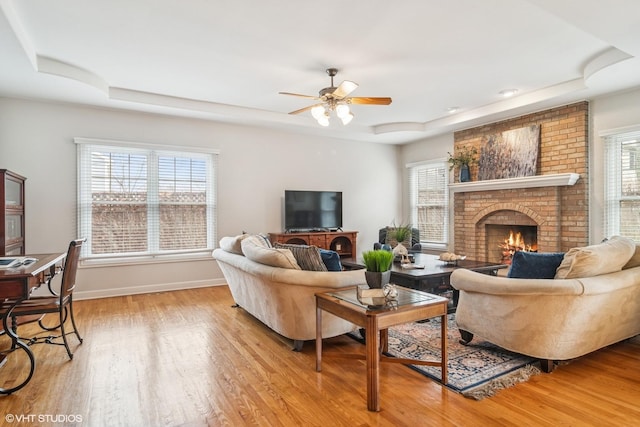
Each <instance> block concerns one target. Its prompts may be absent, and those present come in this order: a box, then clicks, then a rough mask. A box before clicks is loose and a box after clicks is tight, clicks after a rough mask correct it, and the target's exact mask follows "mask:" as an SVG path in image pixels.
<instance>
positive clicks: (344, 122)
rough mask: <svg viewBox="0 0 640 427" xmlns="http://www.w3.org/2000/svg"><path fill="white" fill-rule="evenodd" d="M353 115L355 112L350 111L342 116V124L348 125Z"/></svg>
mask: <svg viewBox="0 0 640 427" xmlns="http://www.w3.org/2000/svg"><path fill="white" fill-rule="evenodd" d="M353 117H354V115H353V113H348V114H347V115H345V116H344V117H340V120H342V124H343V125H345V126H346V125H348V124H349V123H350V122H351V120H353Z"/></svg>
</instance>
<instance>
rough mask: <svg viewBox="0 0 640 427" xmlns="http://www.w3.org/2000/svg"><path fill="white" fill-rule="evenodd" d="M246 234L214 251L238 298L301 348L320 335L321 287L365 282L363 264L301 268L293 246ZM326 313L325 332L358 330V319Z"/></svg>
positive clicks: (227, 240) (225, 241) (226, 240)
mask: <svg viewBox="0 0 640 427" xmlns="http://www.w3.org/2000/svg"><path fill="white" fill-rule="evenodd" d="M243 237H245V236H236V237H227V238H223V239H222V240H221V241H220V243H221V244H220V246H221V247H220V248H217V249H215V250H214V251H213V257H214V258H215V259H216V261H217V262H218V265H219V266H220V269H221V270H222V273H223V274H224V277H225V279H226V281H227V284H228V285H229V289H230V291H231V295H232V296H233V299H234V300H235V302H236V304H237V305H238V306H240V307H242V308H243V309H244V310H246V311H247V312H248V313H250V314H251V315H253V316H254V317H256V318H257V319H258V320H260V321H261V322H262V323H264V324H265V325H267V326H268V327H269V328H271V329H273V330H274V331H275V332H277V333H279V334H280V335H282V336H284V337H286V338H289V339H291V340H293V341H294V343H293V348H294V350H296V351H300V350H301V349H302V345H303V343H304V341H307V340H313V339H315V337H316V305H315V294H316V293H317V292H329V291H331V290H335V289H340V288H344V287H348V286H355V285H360V284H364V283H365V278H364V270H353V271H339V272H338V271H307V270H302V269H301V268H300V266H299V265H298V263H297V261H296V259H295V257H293V254H292V253H291V251H290V250H288V249H278V248H272V247H268V246H264V247H261V245H260V243H257V244H256V242H260V240H259V238H257V237H256V236H251V237H247V238H243ZM239 240H240V241H241V242H240V243H238V241H239ZM266 244H267V245H268V243H266ZM245 255H246V256H245ZM322 316H323V318H322V336H323V337H324V338H329V337H334V336H338V335H342V334H345V333H347V332H351V331H354V330H356V326H355V325H354V324H352V323H350V322H347V321H345V320H343V319H340V318H338V317H336V316H334V315H332V314H329V313H326V312H323V314H322Z"/></svg>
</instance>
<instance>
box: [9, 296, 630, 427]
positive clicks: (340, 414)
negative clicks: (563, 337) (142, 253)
mask: <svg viewBox="0 0 640 427" xmlns="http://www.w3.org/2000/svg"><path fill="white" fill-rule="evenodd" d="M232 304H233V300H232V298H231V296H230V293H229V290H228V288H227V287H226V286H220V287H212V288H204V289H194V290H185V291H179V292H167V293H159V294H147V295H137V296H127V297H117V298H107V299H99V300H90V301H78V302H77V303H76V307H75V308H76V319H77V320H78V323H79V327H80V330H81V332H82V334H83V336H84V338H85V341H84V344H82V345H81V346H77V347H76V346H75V344H74V347H75V357H74V360H73V361H69V360H68V359H67V356H66V353H65V351H64V348H63V347H57V346H50V345H38V346H34V347H33V349H34V352H35V354H36V358H37V363H38V366H37V369H36V372H35V375H34V378H33V379H32V381H31V382H30V383H29V384H28V385H27V386H26V387H25V388H24V389H22V390H20V391H18V392H16V393H14V394H12V395H9V396H0V425H11V426H18V425H20V426H23V425H24V426H26V425H57V426H61V425H74V423H72V422H68V421H69V420H72V419H73V418H72V416H79V417H80V418H81V419H82V422H79V423H76V424H75V425H79V426H84V427H88V426H205V425H211V426H218V425H227V426H243V425H257V426H272V425H273V426H297V425H310V426H327V427H328V426H448V425H455V426H494V425H502V426H509V425H513V426H527V425H549V426H583V425H594V426H606V425H611V426H627V425H628V426H631V425H638V424H640V345H638V344H634V343H631V342H628V341H627V342H624V343H620V344H617V345H614V346H611V347H609V348H607V349H604V350H601V351H598V352H596V353H593V354H590V355H588V356H586V357H583V358H581V359H579V360H576V361H573V362H572V363H570V364H568V365H566V366H561V367H559V368H558V369H556V370H555V372H553V373H552V374H541V375H537V376H535V377H533V378H532V379H531V380H529V381H528V382H527V383H523V384H519V385H517V386H515V387H513V388H510V389H507V390H503V391H501V392H500V393H499V394H498V395H497V396H494V397H492V398H488V399H484V400H482V401H474V400H471V399H467V398H465V397H462V396H461V395H459V394H457V393H455V392H452V391H449V390H448V389H446V388H444V387H442V386H441V385H440V384H438V383H437V382H434V381H431V380H429V379H427V378H425V377H424V376H422V375H420V374H418V373H416V372H414V371H413V370H411V369H409V368H407V367H405V366H402V365H396V364H383V367H382V371H381V388H380V390H381V404H382V411H381V412H379V413H372V412H368V411H367V409H366V383H365V370H366V368H365V364H364V361H361V360H353V359H342V358H331V359H329V358H326V359H325V360H324V361H323V372H322V373H317V372H315V370H314V368H315V346H314V343H313V342H308V343H306V344H305V347H304V349H303V351H302V352H300V353H296V352H293V351H291V346H292V343H291V341H289V340H287V339H285V338H283V337H280V336H278V335H277V334H275V333H273V332H271V331H270V330H268V329H267V328H266V327H264V326H263V325H262V324H261V323H259V322H258V321H256V320H255V319H254V318H252V317H251V316H250V315H248V314H247V313H246V312H244V311H243V310H242V309H239V308H232V307H231V305H232ZM71 339H72V340H74V338H73V337H72V338H71ZM74 342H75V341H74ZM324 348H325V350H326V351H334V352H335V351H345V352H354V351H363V350H364V348H363V347H362V345H360V344H358V343H356V342H355V341H353V340H352V339H350V338H347V337H337V338H333V339H329V340H326V344H325V347H324ZM4 369H7V366H6V365H5V367H3V368H0V376H2V375H6V372H7V371H6V370H5V372H3V370H4ZM7 370H8V369H7ZM7 414H9V415H16V416H20V415H23V416H24V415H27V416H29V415H30V416H33V417H36V416H41V415H50V416H56V415H63V416H66V417H67V418H66V420H67V422H66V423H58V424H55V423H47V422H34V423H17V422H14V423H9V422H6V418H5V416H6V415H7ZM45 421H46V420H45Z"/></svg>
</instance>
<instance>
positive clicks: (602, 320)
mask: <svg viewBox="0 0 640 427" xmlns="http://www.w3.org/2000/svg"><path fill="white" fill-rule="evenodd" d="M451 285H452V286H453V287H454V288H455V289H458V290H459V291H460V296H459V300H458V307H457V310H456V322H457V324H458V328H459V329H460V334H461V337H462V340H461V342H462V343H463V344H466V343H468V342H470V341H471V340H472V339H473V336H474V335H478V336H480V337H482V338H483V339H485V340H487V341H489V342H492V343H494V344H496V345H498V346H500V347H502V348H505V349H507V350H511V351H514V352H517V353H520V354H524V355H527V356H531V357H535V358H539V359H541V365H542V369H543V370H544V371H545V372H550V371H552V370H553V367H554V364H553V361H554V360H568V359H572V358H576V357H579V356H582V355H585V354H587V353H590V352H592V351H595V350H598V349H600V348H602V347H605V346H608V345H610V344H613V343H616V342H618V341H621V340H624V339H627V338H630V337H633V336H635V335H638V334H640V267H633V268H628V269H623V270H621V271H617V272H613V273H609V274H602V275H598V276H593V277H587V278H573V279H514V278H507V277H496V276H488V275H486V274H481V273H476V272H473V271H470V270H465V269H457V270H455V271H454V272H453V273H452V274H451Z"/></svg>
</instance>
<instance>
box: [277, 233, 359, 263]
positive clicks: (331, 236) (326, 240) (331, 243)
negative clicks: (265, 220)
mask: <svg viewBox="0 0 640 427" xmlns="http://www.w3.org/2000/svg"><path fill="white" fill-rule="evenodd" d="M357 237H358V232H357V231H295V232H294V231H293V230H288V231H286V232H284V233H269V240H271V242H273V243H276V242H278V243H288V244H292V245H310V246H317V247H319V248H322V249H329V250H332V251H336V252H337V253H338V254H339V255H340V256H341V257H345V258H354V259H355V258H357V254H358V251H357V249H356V240H357Z"/></svg>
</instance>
